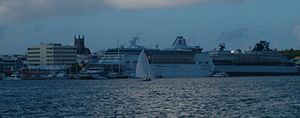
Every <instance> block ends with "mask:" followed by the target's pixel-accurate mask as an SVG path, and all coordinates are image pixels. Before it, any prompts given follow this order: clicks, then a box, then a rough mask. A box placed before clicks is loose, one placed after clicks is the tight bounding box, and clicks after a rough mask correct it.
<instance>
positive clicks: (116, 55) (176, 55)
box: [100, 36, 214, 78]
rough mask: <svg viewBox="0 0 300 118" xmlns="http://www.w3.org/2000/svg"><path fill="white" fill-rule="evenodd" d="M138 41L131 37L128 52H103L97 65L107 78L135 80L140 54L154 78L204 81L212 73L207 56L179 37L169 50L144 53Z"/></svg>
mask: <svg viewBox="0 0 300 118" xmlns="http://www.w3.org/2000/svg"><path fill="white" fill-rule="evenodd" d="M137 39H138V38H137V37H134V38H133V40H131V41H130V46H129V47H128V48H124V47H121V48H114V49H108V50H106V52H105V54H104V56H103V58H102V59H101V60H100V64H101V65H102V66H103V67H104V70H105V75H106V76H107V77H110V78H118V77H120V78H124V77H135V71H136V64H137V60H138V56H139V54H140V53H141V51H142V50H144V51H145V54H146V56H147V58H148V60H149V63H150V65H151V67H152V70H153V73H154V76H155V77H156V78H158V77H159V78H162V77H163V78H191V77H207V76H211V75H212V73H213V71H214V65H213V63H212V60H211V58H210V57H209V55H208V53H203V52H202V49H201V48H200V47H199V46H194V47H192V46H188V45H187V43H186V40H185V39H184V38H183V37H182V36H178V37H177V38H176V40H175V42H174V43H173V45H172V46H171V47H170V48H168V49H146V48H145V47H143V46H139V45H137V44H136V41H137Z"/></svg>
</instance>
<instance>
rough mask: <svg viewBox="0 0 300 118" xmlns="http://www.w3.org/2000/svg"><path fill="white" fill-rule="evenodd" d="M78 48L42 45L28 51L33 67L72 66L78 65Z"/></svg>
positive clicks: (28, 58)
mask: <svg viewBox="0 0 300 118" xmlns="http://www.w3.org/2000/svg"><path fill="white" fill-rule="evenodd" d="M76 53H77V52H76V47H74V46H68V45H61V44H54V43H51V44H41V45H39V46H35V47H30V48H28V49H27V60H28V64H29V65H31V66H64V67H65V66H71V65H72V64H76V55H77V54H76Z"/></svg>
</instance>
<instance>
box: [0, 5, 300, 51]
mask: <svg viewBox="0 0 300 118" xmlns="http://www.w3.org/2000/svg"><path fill="white" fill-rule="evenodd" d="M137 32H139V36H140V38H141V39H140V40H139V41H138V44H141V45H144V46H146V47H154V45H156V44H159V47H160V48H168V47H169V46H170V45H171V44H172V43H173V41H174V40H175V38H176V36H178V35H182V36H184V37H185V38H186V39H187V42H188V44H189V45H194V46H195V45H199V46H201V47H202V48H204V50H212V49H214V48H215V47H217V46H218V44H219V43H221V42H224V43H226V46H227V49H236V48H240V49H243V50H245V49H248V48H249V46H253V45H254V44H255V43H256V42H258V41H260V40H267V41H270V42H271V47H273V48H279V49H286V48H296V49H300V0H0V54H9V53H19V54H25V52H26V48H27V47H30V46H35V45H39V44H40V43H41V42H45V43H51V42H56V43H62V44H68V45H69V44H73V37H74V35H75V34H77V35H78V34H84V35H85V37H86V46H87V47H89V48H91V50H92V51H96V50H100V49H107V48H113V47H117V45H118V43H117V42H118V40H119V42H120V44H128V41H129V40H131V37H132V36H135V35H136V34H137Z"/></svg>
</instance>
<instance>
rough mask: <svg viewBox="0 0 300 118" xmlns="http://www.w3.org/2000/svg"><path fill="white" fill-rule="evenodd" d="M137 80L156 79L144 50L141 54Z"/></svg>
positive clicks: (137, 66) (137, 67)
mask: <svg viewBox="0 0 300 118" xmlns="http://www.w3.org/2000/svg"><path fill="white" fill-rule="evenodd" d="M136 77H137V78H154V76H153V71H152V67H151V65H150V64H149V61H148V59H147V57H146V54H145V52H144V50H143V51H142V52H141V53H140V55H139V57H138V61H137V65H136Z"/></svg>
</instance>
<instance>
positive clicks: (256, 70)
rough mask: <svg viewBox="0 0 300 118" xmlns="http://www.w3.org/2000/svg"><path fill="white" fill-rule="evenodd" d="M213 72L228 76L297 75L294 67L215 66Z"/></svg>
mask: <svg viewBox="0 0 300 118" xmlns="http://www.w3.org/2000/svg"><path fill="white" fill-rule="evenodd" d="M215 71H216V72H223V71H225V72H226V73H228V74H229V75H230V76H270V75H272V76H273V75H274V76H275V75H297V74H299V73H298V71H297V68H296V67H295V66H257V65H255V66H243V65H215Z"/></svg>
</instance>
